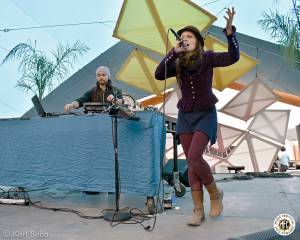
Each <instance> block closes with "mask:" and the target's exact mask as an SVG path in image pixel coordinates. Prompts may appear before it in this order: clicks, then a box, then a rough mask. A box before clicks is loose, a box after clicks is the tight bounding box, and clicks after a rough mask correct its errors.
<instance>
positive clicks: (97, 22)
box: [0, 21, 116, 33]
mask: <svg viewBox="0 0 300 240" xmlns="http://www.w3.org/2000/svg"><path fill="white" fill-rule="evenodd" d="M107 23H116V21H94V22H79V23H65V24H54V25H44V26H32V27H20V28H4V29H0V31H1V32H5V33H7V32H10V31H19V30H31V29H41V28H55V27H66V26H79V25H91V24H103V25H105V26H107V27H109V28H113V27H112V26H110V25H108V24H107Z"/></svg>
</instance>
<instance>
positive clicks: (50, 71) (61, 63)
mask: <svg viewBox="0 0 300 240" xmlns="http://www.w3.org/2000/svg"><path fill="white" fill-rule="evenodd" d="M88 49H89V48H88V47H87V46H86V45H84V44H83V43H81V42H79V41H77V42H75V43H74V44H73V45H72V46H70V45H69V44H67V45H65V46H64V45H62V44H59V45H58V46H57V49H56V51H55V52H54V53H52V55H53V56H54V58H55V61H54V62H52V61H51V60H50V59H49V58H48V57H47V56H46V55H45V54H44V53H43V52H42V51H39V50H37V49H36V44H32V43H31V42H30V41H28V43H20V44H18V45H16V46H15V47H14V48H13V49H12V50H10V51H9V53H8V54H7V55H6V57H5V58H4V60H3V61H2V63H1V64H3V63H5V62H7V61H9V60H17V61H19V68H18V70H19V72H20V73H21V75H22V76H21V78H20V79H19V80H18V81H17V84H16V87H18V88H20V89H22V90H24V91H26V92H28V91H32V92H34V93H35V94H37V95H38V96H39V98H40V99H42V97H43V95H44V94H45V93H46V91H48V92H50V91H52V90H53V88H54V87H55V85H56V84H55V81H54V80H58V82H59V81H61V80H62V79H63V78H64V77H65V76H66V75H67V74H68V72H69V69H70V67H72V66H73V64H74V63H75V62H77V61H78V56H81V55H83V54H84V53H86V52H87V51H88Z"/></svg>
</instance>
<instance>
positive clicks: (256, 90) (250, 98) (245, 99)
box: [219, 78, 277, 121]
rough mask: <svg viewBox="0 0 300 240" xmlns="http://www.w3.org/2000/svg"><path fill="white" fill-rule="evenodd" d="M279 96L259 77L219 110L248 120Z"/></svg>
mask: <svg viewBox="0 0 300 240" xmlns="http://www.w3.org/2000/svg"><path fill="white" fill-rule="evenodd" d="M276 100H277V96H276V95H275V93H273V91H272V90H271V89H270V88H269V87H268V86H267V85H266V84H264V83H263V82H262V81H261V80H260V79H259V78H256V79H255V80H254V81H253V82H251V83H250V84H249V85H248V86H247V87H246V88H245V89H243V90H242V91H240V92H239V93H238V94H237V95H236V96H235V97H234V98H232V99H231V100H230V101H229V102H228V103H227V104H226V105H225V106H223V107H222V108H221V109H220V110H219V111H220V112H223V113H226V114H228V115H230V116H233V117H236V118H239V119H241V120H244V121H248V120H249V119H250V118H251V117H253V116H254V115H256V114H257V113H259V112H260V111H262V110H264V109H265V108H266V107H268V106H270V105H271V104H273V103H274V102H276Z"/></svg>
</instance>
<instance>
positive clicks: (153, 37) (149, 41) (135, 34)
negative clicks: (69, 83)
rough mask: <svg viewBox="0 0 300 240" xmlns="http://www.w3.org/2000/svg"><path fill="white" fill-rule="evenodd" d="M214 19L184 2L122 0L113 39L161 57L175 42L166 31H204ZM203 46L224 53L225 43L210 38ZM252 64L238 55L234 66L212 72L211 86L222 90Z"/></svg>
mask: <svg viewBox="0 0 300 240" xmlns="http://www.w3.org/2000/svg"><path fill="white" fill-rule="evenodd" d="M178 16H180V17H178ZM215 20H216V17H215V16H213V15H212V14H210V13H209V12H207V11H206V10H204V9H202V8H200V7H199V6H197V5H196V4H194V3H192V2H191V1H188V0H164V1H160V0H125V1H124V3H123V5H122V8H121V12H120V14H119V18H118V21H117V24H116V27H115V29H114V32H113V36H114V37H116V38H119V39H121V40H124V41H127V42H129V43H131V44H134V45H136V46H140V47H143V48H146V49H149V50H151V51H154V52H156V53H159V54H161V55H162V56H163V55H164V54H165V53H166V49H168V50H170V49H171V47H172V46H173V45H174V42H175V38H174V36H171V37H170V36H169V37H168V36H167V34H168V29H169V28H173V29H174V30H175V31H178V30H179V29H181V28H183V27H185V26H187V25H194V26H196V27H197V28H199V30H200V31H202V32H206V31H207V29H208V28H209V27H210V26H211V24H212V23H213V22H214V21H215ZM205 45H206V49H209V50H213V51H221V52H226V51H227V44H225V43H223V42H221V41H220V40H218V39H216V38H214V37H212V36H207V37H206V40H205ZM256 64H257V61H256V60H255V59H253V58H251V57H249V56H247V55H246V54H244V53H241V58H240V61H239V62H237V63H236V64H234V65H232V66H230V67H226V68H216V69H214V79H213V87H215V88H216V89H218V90H220V91H222V90H223V89H224V88H226V86H228V84H230V83H232V82H233V81H235V80H237V79H239V78H240V77H241V76H242V75H244V74H245V73H247V72H248V71H250V70H251V69H252V68H253V67H255V65H256ZM148 84H149V83H148ZM139 85H141V84H139ZM138 88H139V87H138ZM151 89H153V88H151ZM151 93H154V94H157V92H155V91H153V92H151Z"/></svg>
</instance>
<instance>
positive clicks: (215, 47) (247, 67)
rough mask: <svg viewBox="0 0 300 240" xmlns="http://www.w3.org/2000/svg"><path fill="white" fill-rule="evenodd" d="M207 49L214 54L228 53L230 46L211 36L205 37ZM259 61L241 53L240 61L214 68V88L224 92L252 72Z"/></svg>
mask: <svg viewBox="0 0 300 240" xmlns="http://www.w3.org/2000/svg"><path fill="white" fill-rule="evenodd" d="M205 47H206V49H207V50H212V51H214V52H227V50H228V45H227V43H224V42H222V41H220V40H218V39H217V38H214V37H212V36H210V35H207V36H206V37H205ZM256 64H258V60H256V59H255V58H253V57H250V56H249V55H247V54H245V53H243V52H240V60H239V61H238V62H236V63H235V64H233V65H230V66H227V67H219V68H214V76H213V87H214V88H215V89H218V90H219V91H222V90H224V89H225V88H226V87H227V86H228V85H229V84H230V83H232V82H234V81H236V80H238V79H239V78H240V77H242V76H243V75H244V74H246V73H247V72H249V71H251V70H252V69H253V68H254V67H255V66H256Z"/></svg>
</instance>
